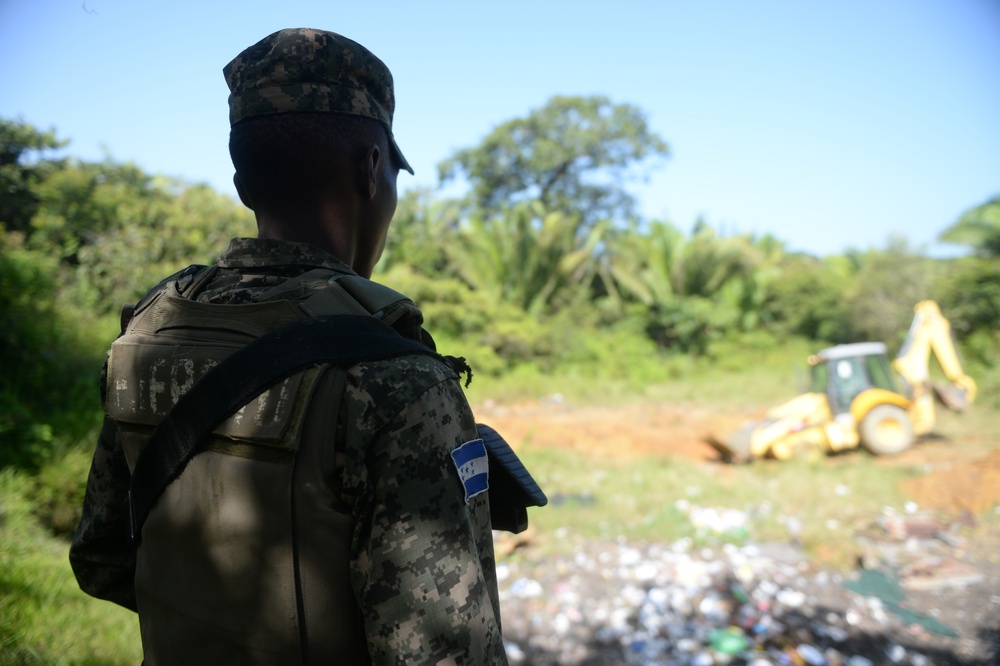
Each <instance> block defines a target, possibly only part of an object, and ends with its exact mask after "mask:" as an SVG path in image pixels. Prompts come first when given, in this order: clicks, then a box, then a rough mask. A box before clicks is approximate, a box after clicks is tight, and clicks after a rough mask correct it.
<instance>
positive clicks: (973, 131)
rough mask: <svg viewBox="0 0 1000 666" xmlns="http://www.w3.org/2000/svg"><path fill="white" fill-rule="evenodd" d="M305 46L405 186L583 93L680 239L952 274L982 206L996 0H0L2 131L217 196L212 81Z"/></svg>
mask: <svg viewBox="0 0 1000 666" xmlns="http://www.w3.org/2000/svg"><path fill="white" fill-rule="evenodd" d="M303 26H306V27H315V28H323V29H329V30H334V31H336V32H340V33H342V34H344V35H347V36H348V37H351V38H352V39H355V40H357V41H359V42H361V43H362V44H364V45H365V46H367V47H368V48H370V49H371V50H372V51H373V52H374V53H376V55H378V56H379V57H380V58H382V59H383V60H384V61H385V62H386V63H387V64H388V65H389V67H390V69H391V70H392V71H393V74H394V76H395V79H396V96H397V114H396V123H395V134H396V137H397V140H398V142H399V144H400V146H401V147H402V148H403V151H404V152H405V154H406V156H407V158H408V159H409V161H410V163H411V164H412V165H413V166H414V168H415V170H416V176H415V177H410V176H409V175H408V174H402V175H401V176H400V187H401V188H402V189H406V188H408V187H413V186H430V187H433V186H436V184H437V182H436V168H435V167H436V165H437V164H438V163H439V162H441V161H442V160H444V159H445V158H447V157H448V156H449V155H451V154H452V153H453V152H454V151H455V150H457V149H460V148H465V147H469V146H472V145H475V144H476V143H478V141H479V140H480V139H482V137H483V136H485V135H486V133H488V132H489V131H490V129H492V128H493V127H494V126H495V125H497V124H499V123H502V122H504V121H506V120H510V119H512V118H516V117H520V116H524V115H526V114H527V113H528V112H529V111H530V110H531V109H534V108H538V107H540V106H542V105H544V104H545V102H546V101H547V100H548V99H549V98H550V97H551V96H552V95H556V94H560V95H596V94H599V95H606V96H608V97H610V98H611V100H612V101H613V102H616V103H629V104H633V105H635V106H637V107H639V108H640V109H641V110H642V111H644V112H645V113H646V115H647V118H648V120H649V122H650V124H651V126H652V128H653V129H654V130H655V131H656V132H658V133H659V134H660V135H661V136H662V137H663V138H664V139H666V141H667V142H668V143H669V144H670V147H671V156H670V158H669V159H668V160H666V161H665V162H664V163H663V164H662V165H660V166H659V168H657V170H656V171H655V172H654V173H653V175H652V177H651V178H650V180H649V182H648V183H646V184H645V185H642V186H639V187H636V188H634V189H633V192H634V193H635V194H636V195H637V196H638V198H639V200H640V202H641V210H642V211H643V213H644V214H645V215H646V216H647V217H656V218H666V219H669V220H671V221H672V222H674V223H675V224H677V225H678V226H679V227H680V228H682V229H684V230H688V229H690V227H691V225H692V224H693V223H694V221H695V220H696V218H697V217H699V216H703V217H704V219H705V220H706V221H707V222H708V223H709V224H710V225H712V226H713V227H715V228H717V229H720V230H722V231H723V232H725V233H744V232H754V233H758V234H763V233H771V234H773V235H775V236H776V237H778V238H779V239H781V240H783V241H785V242H786V244H787V247H788V248H789V249H791V250H804V251H808V252H812V253H814V254H832V253H838V252H841V251H843V250H844V249H846V248H850V247H853V248H860V249H867V248H870V247H885V245H886V243H887V241H888V239H889V237H890V236H891V235H893V234H897V235H902V236H904V237H906V238H907V239H908V240H909V242H910V244H911V246H912V247H914V248H918V249H924V250H926V251H928V252H930V253H931V254H935V255H948V254H951V253H954V252H955V251H956V248H953V247H948V246H941V245H938V244H936V243H935V242H934V240H935V238H936V236H937V235H938V233H940V231H941V230H943V229H944V228H946V227H947V226H949V225H950V224H951V223H953V222H954V221H955V219H956V218H957V217H958V216H959V215H960V214H961V213H962V212H963V211H964V210H966V209H968V208H970V207H971V206H974V205H977V204H979V203H982V202H983V201H985V200H986V199H988V198H989V197H991V196H994V195H996V194H998V193H1000V0H830V1H823V0H814V1H806V0H732V1H721V0H718V1H711V0H710V1H705V2H693V1H684V2H681V1H677V2H667V1H662V2H635V1H630V0H616V1H615V2H610V1H606V2H587V1H585V0H576V1H574V2H562V1H555V0H552V1H548V2H546V1H544V0H534V1H533V2H522V1H520V0H508V1H506V2H502V3H501V2H491V3H473V2H465V3H461V2H434V1H426V2H392V1H385V2H381V3H362V2H353V3H345V2H340V1H338V0H333V1H330V0H328V1H326V2H319V1H315V2H298V1H296V0H285V1H284V2H274V1H273V0H272V1H270V2H254V1H250V0H245V1H243V2H226V1H212V0H202V2H191V1H189V0H172V1H170V2H157V3H153V2H148V1H146V2H137V1H135V0H132V1H127V0H85V1H83V0H66V1H64V0H44V1H41V0H0V116H3V117H5V118H16V117H21V118H23V119H24V120H26V121H28V122H30V123H32V124H34V125H36V126H38V127H40V128H50V127H53V128H55V129H56V130H57V132H58V134H59V135H60V136H62V137H64V138H68V139H70V140H71V141H72V143H71V145H70V147H69V149H68V152H69V154H71V155H74V156H77V157H80V158H83V159H100V158H102V157H103V155H104V154H105V153H108V154H110V155H111V156H112V157H113V158H114V159H116V160H119V161H134V162H135V163H137V164H138V165H139V166H141V167H142V168H143V169H145V170H146V171H148V172H151V173H163V174H167V175H171V176H177V177H180V178H183V179H185V180H189V181H193V182H201V181H205V182H208V183H209V184H211V185H212V186H213V187H215V188H216V189H218V190H219V191H222V192H225V193H232V192H233V188H232V185H231V174H232V168H231V165H230V162H229V157H228V153H227V149H226V142H227V139H228V119H227V105H226V96H227V94H228V91H227V89H226V86H225V82H224V80H223V77H222V74H221V70H222V67H223V66H224V65H225V64H226V63H227V62H228V61H229V60H230V59H231V58H232V57H233V56H235V55H236V54H237V53H238V52H239V51H240V50H242V49H243V48H244V47H246V46H248V45H250V44H252V43H254V42H256V41H257V40H259V39H260V38H262V37H264V36H265V35H267V34H268V33H270V32H273V31H274V30H277V29H279V28H283V27H303Z"/></svg>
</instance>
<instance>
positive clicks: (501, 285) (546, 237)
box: [445, 202, 607, 315]
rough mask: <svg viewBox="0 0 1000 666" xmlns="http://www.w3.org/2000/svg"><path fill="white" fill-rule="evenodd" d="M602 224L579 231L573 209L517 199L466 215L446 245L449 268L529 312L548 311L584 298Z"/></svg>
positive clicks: (474, 285)
mask: <svg viewBox="0 0 1000 666" xmlns="http://www.w3.org/2000/svg"><path fill="white" fill-rule="evenodd" d="M606 226H607V225H606V223H603V224H597V225H596V226H593V227H592V228H591V229H590V230H589V231H587V232H586V233H584V232H583V229H582V227H583V221H582V218H581V217H580V216H578V215H570V214H567V213H564V212H561V211H548V210H546V209H545V208H544V206H543V205H542V204H541V203H539V202H532V203H519V204H516V205H514V206H512V207H509V208H504V209H502V210H501V211H499V212H498V213H496V214H494V215H492V216H490V217H479V216H473V217H471V218H469V219H468V220H467V222H466V224H465V225H463V226H462V227H461V228H460V229H459V230H458V233H457V235H456V236H455V238H454V241H453V242H450V243H449V244H448V245H447V246H445V251H446V254H447V257H448V264H449V266H450V268H451V270H452V271H454V272H455V274H456V275H457V277H459V278H460V279H461V280H462V281H463V282H464V283H466V284H467V285H469V286H470V287H471V288H473V289H475V290H479V291H484V292H488V293H493V294H495V296H496V298H497V299H498V300H501V301H504V302H507V303H513V304H514V305H516V306H518V307H519V308H521V309H522V310H523V311H524V312H527V313H529V314H532V315H542V314H551V313H553V312H554V311H555V310H557V309H559V308H560V307H567V306H569V305H571V304H574V303H577V304H578V303H580V302H582V301H584V300H586V299H588V298H589V296H590V285H591V282H592V278H593V277H594V273H595V270H596V260H595V257H596V255H595V249H596V248H597V246H598V244H599V243H600V242H601V238H602V234H603V233H604V230H605V228H606Z"/></svg>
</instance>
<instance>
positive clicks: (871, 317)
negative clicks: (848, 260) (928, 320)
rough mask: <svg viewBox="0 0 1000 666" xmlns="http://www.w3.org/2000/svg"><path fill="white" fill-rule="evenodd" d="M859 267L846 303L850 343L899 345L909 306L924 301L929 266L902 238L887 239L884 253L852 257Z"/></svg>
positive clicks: (908, 318)
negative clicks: (850, 330) (851, 332)
mask: <svg viewBox="0 0 1000 666" xmlns="http://www.w3.org/2000/svg"><path fill="white" fill-rule="evenodd" d="M855 260H856V261H858V263H859V267H858V270H857V273H856V274H855V275H854V279H853V283H854V284H853V289H852V291H851V292H850V293H848V295H847V298H846V301H847V306H848V309H849V311H850V313H851V314H850V318H851V328H852V329H853V332H854V338H855V340H853V341H861V340H878V341H882V342H886V343H889V345H890V346H893V345H897V344H899V343H902V341H903V338H905V336H906V331H907V330H908V329H909V325H910V322H911V321H912V320H913V306H914V305H916V304H917V303H918V302H919V301H921V300H923V299H925V298H928V297H929V295H930V285H931V283H932V282H933V279H932V278H933V271H934V265H933V263H932V262H931V261H930V260H929V259H927V258H926V257H924V256H921V255H920V254H918V253H915V252H913V251H912V250H911V249H910V247H909V245H908V244H907V242H906V239H905V238H902V237H894V238H890V239H889V243H888V246H887V247H886V249H885V250H869V251H868V252H866V253H864V254H861V255H855Z"/></svg>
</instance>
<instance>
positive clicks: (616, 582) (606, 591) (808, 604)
mask: <svg viewBox="0 0 1000 666" xmlns="http://www.w3.org/2000/svg"><path fill="white" fill-rule="evenodd" d="M498 575H499V579H500V594H501V607H502V608H503V622H504V635H505V640H506V645H507V652H508V657H509V658H510V661H511V663H512V664H517V665H524V666H548V665H553V666H554V665H556V664H558V665H570V666H572V665H578V666H599V665H602V664H634V665H644V666H645V665H664V666H666V665H670V666H715V665H726V664H732V665H737V664H743V665H751V666H768V665H771V666H778V665H795V666H871V665H872V664H900V665H912V666H930V665H931V664H935V663H938V662H937V661H936V660H935V659H933V658H932V657H928V656H927V655H925V654H922V653H920V652H919V651H918V650H915V649H914V648H913V647H904V646H903V645H900V644H898V643H893V642H891V641H877V640H868V639H866V638H865V637H866V636H870V635H871V634H872V633H877V632H879V631H880V629H884V628H886V627H887V626H889V625H893V624H895V625H896V627H897V628H898V627H901V626H902V627H903V629H904V632H905V631H910V632H912V631H913V630H914V627H913V626H906V625H905V624H901V623H903V622H904V620H903V619H901V618H900V617H899V616H898V615H896V614H894V613H893V612H891V610H892V609H891V608H887V607H886V605H885V603H884V602H883V601H881V600H880V599H879V598H878V596H877V595H868V596H866V595H865V589H864V588H863V587H857V585H858V583H857V581H845V579H844V578H843V577H842V576H840V575H838V574H832V573H829V572H824V571H814V570H812V569H810V567H809V566H808V565H807V563H806V561H805V559H804V557H803V556H802V554H801V552H800V551H798V549H797V548H795V547H794V546H792V545H790V544H774V545H769V546H763V545H746V546H734V545H726V546H722V547H720V548H719V549H716V550H707V549H705V550H703V549H698V548H696V547H695V546H694V542H693V541H691V540H688V539H685V540H680V541H678V542H676V543H674V544H670V545H645V546H636V545H633V544H628V543H626V542H624V541H619V542H617V543H600V544H592V545H591V546H589V547H588V548H587V549H586V550H581V551H580V552H577V553H576V554H574V555H566V556H559V557H553V558H547V559H546V560H545V561H544V562H536V563H530V562H528V561H527V560H522V559H521V558H512V559H511V560H509V561H502V562H500V564H499V565H498ZM845 583H851V584H853V585H854V586H855V588H854V590H853V591H854V592H855V593H854V594H851V592H848V591H845V590H849V589H851V588H850V585H845ZM834 599H839V600H840V603H839V604H838V603H836V602H834ZM845 599H847V600H848V601H847V605H846V606H845V605H844V603H843V602H844V600H845ZM912 620H913V618H906V619H905V622H907V623H912ZM941 626H943V625H941ZM945 629H946V630H947V628H945ZM916 630H918V631H926V629H921V628H920V627H919V626H918V627H916ZM930 630H931V631H933V630H935V627H934V626H930Z"/></svg>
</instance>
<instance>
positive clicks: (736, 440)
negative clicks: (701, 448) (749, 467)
mask: <svg viewBox="0 0 1000 666" xmlns="http://www.w3.org/2000/svg"><path fill="white" fill-rule="evenodd" d="M757 425H758V424H757V423H748V424H746V425H745V426H743V427H742V428H740V429H739V430H738V431H736V432H735V433H733V434H732V435H730V436H729V438H728V439H727V440H726V441H725V442H723V441H722V440H720V439H719V438H717V437H715V436H710V437H708V438H707V439H706V441H707V442H708V443H709V444H710V445H711V446H712V448H714V449H715V450H716V451H718V452H719V456H720V457H721V458H722V460H723V461H725V462H731V463H744V462H749V461H750V459H751V458H752V457H753V456H752V455H751V452H750V440H751V437H752V436H753V431H754V430H755V429H756V428H757Z"/></svg>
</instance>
